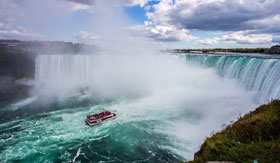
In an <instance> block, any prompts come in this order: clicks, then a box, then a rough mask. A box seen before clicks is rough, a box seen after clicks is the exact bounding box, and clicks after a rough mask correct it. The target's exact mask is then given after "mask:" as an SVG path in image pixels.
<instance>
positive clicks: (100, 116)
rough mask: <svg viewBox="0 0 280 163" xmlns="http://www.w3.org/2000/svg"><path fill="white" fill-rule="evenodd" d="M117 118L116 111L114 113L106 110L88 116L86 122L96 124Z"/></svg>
mask: <svg viewBox="0 0 280 163" xmlns="http://www.w3.org/2000/svg"><path fill="white" fill-rule="evenodd" d="M116 118H117V115H116V114H115V113H112V112H109V111H104V112H101V113H97V114H93V115H90V116H87V119H86V124H88V125H89V126H95V125H99V124H101V123H104V122H106V121H110V120H114V119H116Z"/></svg>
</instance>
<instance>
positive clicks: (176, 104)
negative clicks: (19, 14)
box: [0, 54, 280, 162]
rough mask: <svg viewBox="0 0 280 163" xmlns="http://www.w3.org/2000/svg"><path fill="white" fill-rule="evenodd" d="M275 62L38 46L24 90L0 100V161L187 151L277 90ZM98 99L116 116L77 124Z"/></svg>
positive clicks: (96, 108) (184, 154)
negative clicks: (64, 51)
mask: <svg viewBox="0 0 280 163" xmlns="http://www.w3.org/2000/svg"><path fill="white" fill-rule="evenodd" d="M190 62H191V63H190ZM194 63H195V64H194ZM279 65H280V64H279V61H278V60H276V59H257V58H243V57H224V56H203V55H198V56H192V55H179V57H178V56H175V55H166V54H161V55H148V56H133V55H132V56H131V55H129V56H114V55H39V56H38V57H37V60H36V74H35V77H36V79H35V83H36V84H35V86H34V90H33V91H32V96H31V97H27V98H26V99H22V100H21V101H18V102H15V103H13V104H10V105H8V106H3V107H2V108H1V110H0V116H1V117H3V118H2V121H1V124H0V161H4V162H5V161H6V162H9V161H11V162H12V161H15V162H16V161H20V162H79V161H80V162H90V161H91V162H102V161H103V162H178V161H180V160H190V159H193V154H194V152H196V151H197V150H198V149H199V146H200V144H201V143H202V142H203V140H204V139H205V138H206V136H209V135H210V133H211V132H212V131H214V130H216V131H217V130H219V129H220V127H221V125H222V124H224V123H229V121H231V120H235V119H236V118H237V117H238V116H239V115H240V114H244V113H246V112H248V111H250V110H252V109H254V107H255V106H256V105H257V103H263V102H266V101H267V100H269V99H270V98H278V97H279V91H280V90H279V89H280V87H279V85H280V80H279V79H280V77H279V73H277V71H279ZM102 108H105V109H108V110H110V111H113V112H115V113H116V114H117V116H118V118H117V119H116V120H114V121H111V122H108V123H105V124H102V125H99V126H96V127H88V126H86V125H85V123H84V119H85V117H86V116H87V115H89V114H92V113H95V112H100V111H101V110H102Z"/></svg>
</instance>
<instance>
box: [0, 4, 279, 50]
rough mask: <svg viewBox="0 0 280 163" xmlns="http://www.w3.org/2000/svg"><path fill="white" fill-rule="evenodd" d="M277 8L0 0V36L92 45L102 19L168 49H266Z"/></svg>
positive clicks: (275, 33) (273, 39) (273, 40)
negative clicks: (120, 24) (120, 23)
mask: <svg viewBox="0 0 280 163" xmlns="http://www.w3.org/2000/svg"><path fill="white" fill-rule="evenodd" d="M279 7H280V3H278V2H277V0H203V1H201V0H192V1H189V0H176V1H175V0H61V1H56V0H25V1H19V0H1V2H0V39H22V40H63V41H73V42H83V43H88V44H94V43H96V42H98V38H100V37H99V36H100V34H99V33H98V32H96V31H95V30H93V29H95V28H97V27H96V26H98V23H99V22H100V23H105V21H106V20H107V19H108V20H109V21H111V22H112V23H115V24H118V23H119V22H122V25H123V28H124V29H125V30H129V33H131V34H134V35H135V36H139V35H141V37H147V38H149V39H151V40H153V41H154V42H156V43H159V44H163V45H166V47H168V48H169V47H172V48H215V47H222V48H227V47H269V46H272V45H275V44H279V42H280V30H279V29H280V23H279V22H280V10H279ZM103 10H104V12H103ZM114 12H115V13H117V14H115V13H114ZM119 12H120V13H121V14H120V13H119ZM110 14H111V15H110ZM103 15H104V16H103ZM127 18H128V20H125V21H124V19H127ZM110 19H111V20H110ZM106 23H107V24H108V25H109V26H115V24H110V23H108V22H106ZM106 23H105V24H106ZM106 28H107V27H106ZM108 29H110V28H108Z"/></svg>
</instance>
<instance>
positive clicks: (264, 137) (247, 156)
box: [189, 100, 280, 163]
mask: <svg viewBox="0 0 280 163" xmlns="http://www.w3.org/2000/svg"><path fill="white" fill-rule="evenodd" d="M253 160H258V162H259V163H272V162H273V163H280V101H279V100H275V101H273V102H271V103H270V104H266V105H262V106H260V107H259V108H257V109H256V110H255V111H254V112H251V113H249V114H247V115H245V116H244V117H243V118H240V119H239V120H238V121H237V122H235V123H234V124H232V125H230V126H228V127H227V128H226V129H224V130H223V131H221V132H219V133H217V134H215V135H214V136H212V137H211V138H207V139H206V141H205V142H204V143H203V144H202V146H201V148H200V150H199V151H198V152H197V153H196V154H195V159H194V161H190V162H189V163H204V162H207V161H233V162H236V163H243V162H244V163H245V162H246V163H253Z"/></svg>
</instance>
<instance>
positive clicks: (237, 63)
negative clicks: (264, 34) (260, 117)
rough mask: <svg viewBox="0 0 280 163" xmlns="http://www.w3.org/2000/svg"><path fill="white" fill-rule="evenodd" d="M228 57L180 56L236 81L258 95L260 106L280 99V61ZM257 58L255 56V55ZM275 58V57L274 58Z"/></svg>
mask: <svg viewBox="0 0 280 163" xmlns="http://www.w3.org/2000/svg"><path fill="white" fill-rule="evenodd" d="M259 55H260V56H259V57H258V58H255V57H248V56H250V55H249V54H248V56H247V57H233V56H226V55H220V56H215V55H203V54H202V55H192V54H189V55H188V54H187V55H180V57H182V58H183V59H186V60H187V61H188V62H192V63H195V64H198V65H200V66H202V67H205V68H213V69H214V70H215V71H216V72H217V74H219V75H220V76H222V77H223V78H230V79H236V80H237V81H238V82H239V83H240V84H241V85H243V87H244V88H246V89H247V90H249V91H256V92H257V93H258V96H257V101H258V102H259V103H260V104H263V103H266V102H268V101H270V100H272V99H279V98H280V60H279V59H273V58H271V59H270V58H267V57H268V56H267V55H265V56H266V58H261V56H262V55H261V54H259ZM254 56H255V55H254ZM272 57H273V56H272Z"/></svg>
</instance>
